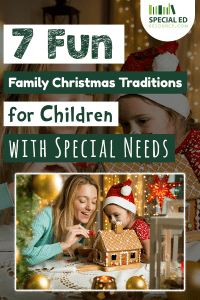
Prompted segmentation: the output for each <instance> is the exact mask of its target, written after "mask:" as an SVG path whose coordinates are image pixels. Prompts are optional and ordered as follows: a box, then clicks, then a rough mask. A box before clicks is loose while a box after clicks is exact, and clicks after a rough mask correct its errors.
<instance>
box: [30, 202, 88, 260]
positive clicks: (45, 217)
mask: <svg viewBox="0 0 200 300" xmlns="http://www.w3.org/2000/svg"><path fill="white" fill-rule="evenodd" d="M52 224H53V212H52V209H51V207H46V208H45V209H43V210H42V212H41V213H40V214H39V215H38V216H37V217H36V218H35V220H34V222H33V224H32V229H33V239H32V241H31V242H30V243H29V245H28V247H27V248H25V250H24V255H27V256H29V257H28V258H27V261H28V263H29V264H31V265H35V264H37V263H39V262H41V261H44V260H47V259H50V258H53V257H54V256H55V255H57V254H59V253H63V250H62V248H61V245H60V243H54V234H53V225H52ZM77 242H78V243H81V244H82V245H84V242H85V239H84V238H81V239H79V240H78V241H77Z"/></svg>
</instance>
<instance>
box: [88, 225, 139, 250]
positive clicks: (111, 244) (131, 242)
mask: <svg viewBox="0 0 200 300" xmlns="http://www.w3.org/2000/svg"><path fill="white" fill-rule="evenodd" d="M98 241H101V242H102V245H103V248H104V249H105V251H107V252H109V251H123V250H133V249H142V245H141V243H140V240H139V239H138V237H137V234H136V233H135V231H134V230H123V232H122V233H120V234H119V233H118V234H117V233H115V232H114V231H113V230H103V231H99V232H98V235H97V238H96V240H95V243H94V246H93V247H94V248H95V247H96V245H97V243H98Z"/></svg>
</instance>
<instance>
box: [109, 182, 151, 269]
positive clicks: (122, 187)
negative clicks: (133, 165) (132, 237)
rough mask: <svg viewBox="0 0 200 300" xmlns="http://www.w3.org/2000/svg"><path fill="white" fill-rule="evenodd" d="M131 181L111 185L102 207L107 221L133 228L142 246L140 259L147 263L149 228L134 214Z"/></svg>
mask: <svg viewBox="0 0 200 300" xmlns="http://www.w3.org/2000/svg"><path fill="white" fill-rule="evenodd" d="M131 183H132V181H131V180H130V179H129V180H127V181H126V182H124V183H119V184H117V185H113V186H112V187H111V188H110V189H109V191H108V194H107V196H106V198H105V199H104V201H103V209H104V212H105V214H106V216H107V217H108V219H109V221H110V222H111V221H121V222H122V224H123V229H129V230H135V232H136V234H137V236H138V238H139V240H140V242H141V244H142V246H143V250H142V255H141V261H142V262H144V263H148V262H149V259H150V228H149V226H148V224H147V223H146V222H145V221H143V220H142V218H139V217H138V216H137V214H136V206H135V204H134V198H133V193H132V189H131V187H130V185H131Z"/></svg>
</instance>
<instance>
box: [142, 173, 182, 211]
mask: <svg viewBox="0 0 200 300" xmlns="http://www.w3.org/2000/svg"><path fill="white" fill-rule="evenodd" d="M168 179H169V175H164V177H163V178H162V179H160V178H159V177H158V175H154V176H153V180H154V183H152V184H147V185H146V188H147V189H148V190H150V191H151V194H150V195H149V196H148V198H147V200H146V201H147V203H148V202H150V201H151V200H153V199H155V198H156V197H157V198H158V202H159V205H160V210H161V212H162V208H163V202H164V198H165V197H168V198H170V199H175V200H176V199H177V198H176V196H175V195H174V194H172V193H171V192H170V190H171V189H172V188H174V187H176V186H180V185H181V184H182V183H183V181H178V182H169V183H168Z"/></svg>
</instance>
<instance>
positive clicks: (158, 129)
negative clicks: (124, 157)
mask: <svg viewBox="0 0 200 300" xmlns="http://www.w3.org/2000/svg"><path fill="white" fill-rule="evenodd" d="M177 48H178V43H177V42H168V43H165V44H164V45H162V46H160V47H158V48H156V47H152V48H149V49H147V50H145V51H142V52H137V53H132V54H131V55H130V56H129V57H128V59H127V60H126V62H125V64H124V65H123V67H122V70H121V71H180V66H179V61H178V58H177V57H176V55H175V51H176V50H177ZM111 98H112V100H113V101H116V100H118V101H119V118H120V124H121V125H122V127H123V130H124V133H126V134H127V133H153V134H175V153H176V154H184V155H185V156H186V158H187V160H188V161H189V163H190V165H191V167H192V169H193V171H194V173H195V175H196V177H197V178H198V180H199V181H200V131H199V129H200V124H197V123H195V122H194V120H193V119H192V118H191V116H190V115H191V112H190V108H189V101H188V99H187V97H186V95H180V94H170V95H169V94H161V95H159V94H141V95H119V94H118V95H117V94H115V95H112V97H111Z"/></svg>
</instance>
